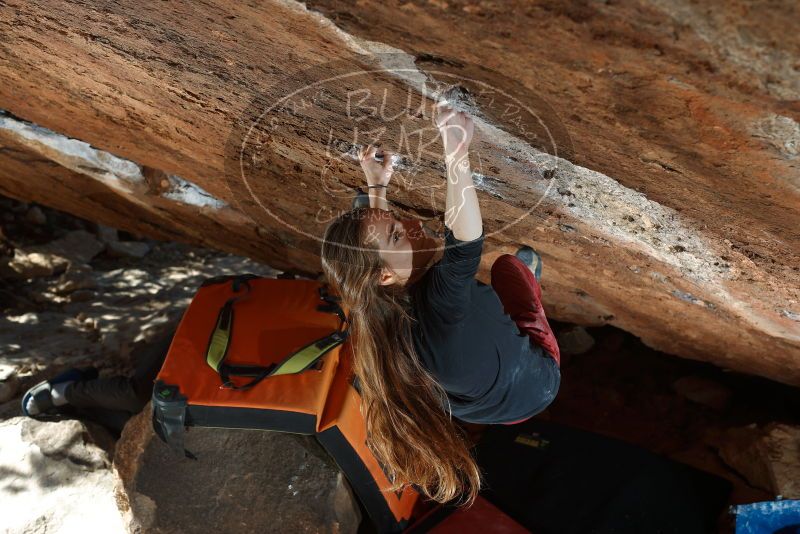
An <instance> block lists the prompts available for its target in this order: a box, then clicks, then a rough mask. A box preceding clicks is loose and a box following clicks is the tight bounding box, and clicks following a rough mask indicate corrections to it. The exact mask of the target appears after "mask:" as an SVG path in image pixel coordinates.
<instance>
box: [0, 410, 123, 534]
mask: <svg viewBox="0 0 800 534" xmlns="http://www.w3.org/2000/svg"><path fill="white" fill-rule="evenodd" d="M94 433H101V429H97V428H94V429H92V433H90V432H89V430H88V429H87V426H86V425H85V424H84V423H81V422H80V421H77V420H65V421H61V422H57V423H50V422H40V421H37V420H35V419H30V418H27V417H14V418H11V419H7V420H5V421H2V422H0V443H2V444H3V445H2V447H0V472H2V473H3V476H2V480H0V517H1V518H2V520H1V522H2V526H3V531H4V532H103V533H108V534H124V533H125V528H124V523H123V520H122V514H121V513H120V511H119V509H118V507H117V504H116V500H115V493H114V490H115V487H116V484H117V482H116V478H115V474H114V472H113V471H112V469H111V460H110V458H109V456H108V453H107V452H106V450H105V449H103V448H101V447H100V446H98V445H97V444H96V443H95V441H94V440H93V438H92V437H91V436H92V435H94Z"/></svg>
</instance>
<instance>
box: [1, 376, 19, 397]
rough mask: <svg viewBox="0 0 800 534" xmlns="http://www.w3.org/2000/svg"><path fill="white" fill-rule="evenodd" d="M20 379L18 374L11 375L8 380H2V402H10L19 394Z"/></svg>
mask: <svg viewBox="0 0 800 534" xmlns="http://www.w3.org/2000/svg"><path fill="white" fill-rule="evenodd" d="M18 387H19V381H18V380H17V375H11V376H9V377H8V378H7V379H6V380H3V381H2V382H0V404H2V403H4V402H8V401H10V400H11V399H13V398H14V395H16V394H17V388H18Z"/></svg>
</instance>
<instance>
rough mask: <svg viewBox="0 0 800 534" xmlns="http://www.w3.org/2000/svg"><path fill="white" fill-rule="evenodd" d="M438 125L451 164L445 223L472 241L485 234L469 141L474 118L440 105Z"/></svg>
mask: <svg viewBox="0 0 800 534" xmlns="http://www.w3.org/2000/svg"><path fill="white" fill-rule="evenodd" d="M438 109H439V111H438V115H437V117H436V126H437V127H438V128H439V132H440V134H441V136H442V143H443V144H444V158H445V163H446V164H447V203H446V207H445V220H444V223H445V225H446V226H447V227H449V228H450V229H451V230H452V231H453V236H455V238H456V239H458V240H460V241H472V240H475V239H477V238H479V237H480V236H481V235H482V234H483V220H482V218H481V210H480V205H479V204H478V195H477V192H476V191H475V184H474V183H473V181H472V169H471V168H470V163H469V145H470V142H471V141H472V132H473V128H474V125H473V122H472V119H471V118H470V117H469V115H467V114H466V113H464V112H463V111H456V110H454V109H453V108H451V107H450V106H448V105H447V104H444V105H439V107H438Z"/></svg>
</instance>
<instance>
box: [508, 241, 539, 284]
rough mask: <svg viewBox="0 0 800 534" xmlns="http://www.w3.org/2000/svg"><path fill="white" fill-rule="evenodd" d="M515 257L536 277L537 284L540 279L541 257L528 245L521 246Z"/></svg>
mask: <svg viewBox="0 0 800 534" xmlns="http://www.w3.org/2000/svg"><path fill="white" fill-rule="evenodd" d="M514 255H515V256H516V257H518V258H519V259H521V260H522V263H524V264H525V265H527V266H528V269H530V270H531V272H532V273H533V276H535V277H536V281H537V282H539V281H541V279H542V257H541V256H540V255H539V253H538V252H536V251H535V250H533V249H532V248H531V247H529V246H528V245H522V246H521V247H519V250H517V252H516V254H514Z"/></svg>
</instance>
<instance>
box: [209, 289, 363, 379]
mask: <svg viewBox="0 0 800 534" xmlns="http://www.w3.org/2000/svg"><path fill="white" fill-rule="evenodd" d="M231 286H232V289H233V291H234V293H238V292H239V291H240V290H241V289H242V286H243V287H244V289H245V290H246V293H245V295H242V296H238V297H233V298H231V299H229V300H228V301H227V302H226V303H225V305H224V306H223V307H222V309H221V310H220V312H219V316H218V317H217V322H216V325H215V326H214V330H213V331H212V332H211V337H210V338H209V342H208V348H207V349H206V363H208V365H209V366H210V367H211V368H212V369H214V370H215V371H217V372H218V373H219V374H220V378H221V380H222V386H223V387H229V388H231V389H248V388H250V387H252V386H254V385H256V384H258V383H259V382H261V381H262V380H263V379H264V378H267V377H269V376H273V375H288V374H294V373H300V372H302V371H305V370H306V369H308V368H309V367H311V366H312V365H314V363H315V362H317V361H318V360H319V359H320V358H321V357H322V356H324V355H325V354H327V353H328V352H329V351H330V350H331V349H333V348H334V347H336V346H337V345H340V344H341V343H342V342H344V340H345V339H347V336H348V329H344V330H341V327H342V326H344V325H345V324H346V323H347V322H348V321H347V317H346V315H345V314H344V312H343V311H342V309H341V307H340V306H339V304H338V302H337V301H338V300H339V299H338V297H333V296H330V295H328V293H327V289H326V288H325V286H321V287H320V289H319V293H320V298H321V299H322V300H324V301H325V304H320V305H319V306H317V310H318V311H322V312H327V313H336V314H337V315H338V316H339V319H340V320H341V324H340V329H339V330H337V331H335V332H333V333H332V334H329V335H327V336H325V337H323V338H321V339H318V340H316V341H312V342H311V343H309V344H308V345H306V346H304V347H302V348H300V349H298V350H297V351H295V352H294V353H292V354H290V355H289V356H287V357H286V359H284V360H283V361H282V362H281V363H279V364H277V365H275V364H273V365H270V366H269V367H258V366H246V367H247V368H248V372H247V373H246V375H245V374H244V373H242V372H241V371H240V369H241V368H242V366H236V365H228V364H226V363H225V358H226V357H227V356H228V350H229V348H230V344H231V339H232V337H233V317H234V313H233V305H234V303H235V302H236V301H238V300H239V299H240V298H243V297H244V296H246V295H247V293H249V292H250V284H248V283H247V279H241V280H240V279H233V281H232V284H231ZM231 375H242V376H255V378H254V379H253V380H251V381H250V382H248V383H246V384H244V385H241V386H236V385H234V384H233V383H232V382H231V381H230V378H229V377H230V376H231Z"/></svg>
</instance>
